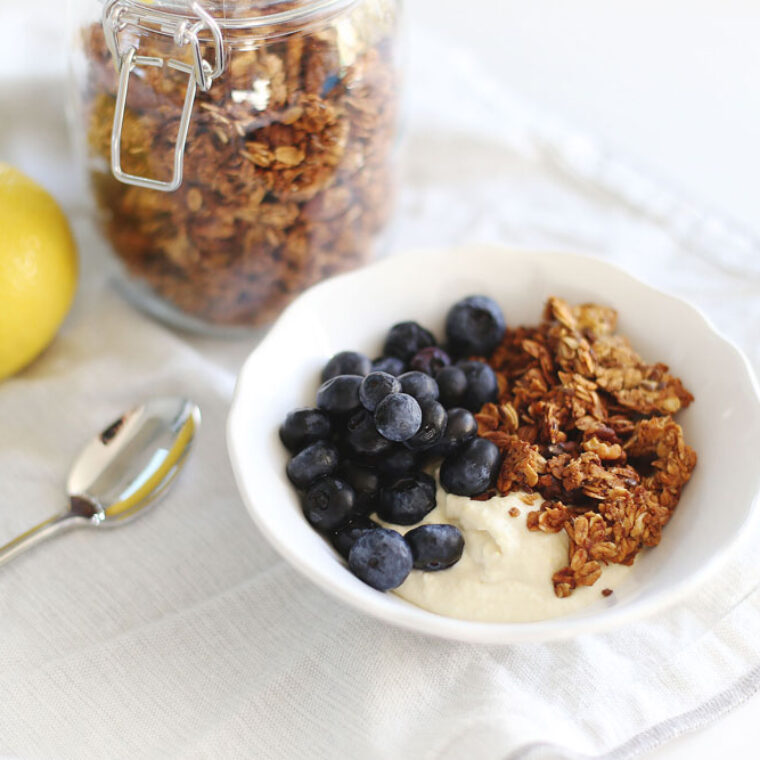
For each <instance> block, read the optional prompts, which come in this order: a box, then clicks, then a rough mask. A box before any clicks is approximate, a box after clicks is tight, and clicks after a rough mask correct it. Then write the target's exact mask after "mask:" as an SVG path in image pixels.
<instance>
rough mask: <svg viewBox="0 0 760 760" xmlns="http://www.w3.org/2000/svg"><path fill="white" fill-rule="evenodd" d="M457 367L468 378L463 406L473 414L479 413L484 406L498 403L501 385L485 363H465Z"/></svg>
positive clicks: (460, 363)
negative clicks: (490, 402)
mask: <svg viewBox="0 0 760 760" xmlns="http://www.w3.org/2000/svg"><path fill="white" fill-rule="evenodd" d="M457 366H458V367H459V368H460V369H461V370H463V372H464V374H465V377H466V378H467V390H466V391H465V392H464V396H462V400H461V405H462V406H463V407H464V408H465V409H469V410H470V411H471V412H479V411H480V409H481V407H482V406H483V404H486V403H488V402H489V401H498V399H499V383H498V382H497V380H496V374H495V373H494V371H493V370H492V369H491V368H490V367H489V366H488V365H487V364H485V363H484V362H479V361H463V362H459V363H458V364H457Z"/></svg>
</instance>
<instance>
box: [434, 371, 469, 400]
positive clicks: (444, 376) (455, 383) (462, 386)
mask: <svg viewBox="0 0 760 760" xmlns="http://www.w3.org/2000/svg"><path fill="white" fill-rule="evenodd" d="M435 381H436V383H438V391H439V400H440V402H441V403H442V404H443V405H444V406H445V407H446V408H447V409H450V408H451V407H452V406H459V404H460V403H461V402H462V398H463V396H464V393H465V391H466V390H467V375H465V373H464V370H463V369H462V368H461V367H442V368H441V369H439V370H438V372H436V373H435Z"/></svg>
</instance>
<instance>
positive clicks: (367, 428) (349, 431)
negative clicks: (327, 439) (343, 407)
mask: <svg viewBox="0 0 760 760" xmlns="http://www.w3.org/2000/svg"><path fill="white" fill-rule="evenodd" d="M344 441H345V443H346V446H347V447H348V450H349V451H350V452H351V453H352V454H359V455H360V456H365V457H375V456H377V455H378V454H382V453H383V452H385V451H388V450H389V449H390V448H391V446H392V445H393V444H392V443H391V442H390V441H389V440H388V439H387V438H384V437H383V436H382V435H380V433H378V432H377V428H376V427H375V418H374V417H373V416H372V414H371V413H370V412H368V411H367V410H366V409H357V410H356V411H355V412H353V413H352V414H351V416H350V417H349V418H348V422H347V423H346V432H345V436H344Z"/></svg>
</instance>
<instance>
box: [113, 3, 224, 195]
mask: <svg viewBox="0 0 760 760" xmlns="http://www.w3.org/2000/svg"><path fill="white" fill-rule="evenodd" d="M190 7H191V8H192V11H193V13H194V14H195V15H196V16H197V17H198V21H195V22H192V23H191V21H190V20H189V19H183V20H182V21H181V22H179V23H178V24H177V25H176V27H175V28H174V30H173V34H172V36H173V38H174V43H175V44H176V45H177V47H180V48H181V47H184V46H185V45H191V46H192V57H193V63H192V64H190V63H185V62H184V61H179V60H177V59H176V58H170V59H169V60H168V61H166V62H165V61H164V59H163V58H161V57H157V56H145V55H137V48H136V47H135V46H130V47H129V48H128V49H127V50H126V51H125V52H123V53H122V52H121V51H120V49H119V39H118V34H119V32H120V31H122V30H123V29H124V28H125V27H126V26H128V25H129V24H137V23H139V22H141V21H142V22H145V21H147V22H151V21H153V22H154V23H161V21H162V20H161V19H160V18H159V19H152V18H151V14H150V11H149V10H148V9H144V10H141V11H139V12H138V11H136V10H135V9H133V8H131V7H130V6H129V5H127V4H126V3H125V0H108V2H107V3H106V4H105V6H104V7H103V22H102V23H103V32H104V34H105V40H106V45H107V46H108V49H109V51H110V52H111V55H112V56H113V60H114V65H115V66H116V70H117V71H118V72H119V88H118V90H117V92H116V106H115V108H114V115H113V128H112V130H111V172H112V174H113V176H114V177H115V178H116V179H118V180H119V181H120V182H124V183H125V184H127V185H136V186H137V187H144V188H148V189H150V190H160V191H162V192H165V193H170V192H173V191H174V190H176V189H177V188H178V187H179V186H180V185H181V184H182V166H183V159H184V153H185V144H186V142H187V132H188V129H189V127H190V117H191V115H192V111H193V104H194V102H195V92H196V88H200V89H201V91H202V92H207V91H208V90H209V89H210V87H211V84H212V82H213V81H214V79H216V78H217V77H218V76H220V75H221V73H222V72H223V71H224V67H225V63H226V60H225V52H224V44H223V40H222V32H221V30H220V29H219V25H218V24H217V23H216V21H215V20H214V18H213V17H212V16H211V15H210V14H209V13H208V12H207V11H206V10H204V9H203V8H202V7H201V6H200V4H199V3H198V2H194V3H192V5H191V6H190ZM163 26H164V25H163V24H162V28H163ZM202 29H205V30H207V31H208V32H209V33H210V34H211V38H212V40H213V45H214V65H213V66H212V65H211V64H210V63H209V62H208V61H206V60H205V59H204V58H203V51H202V50H201V44H200V40H199V39H198V33H199V32H200V31H201V30H202ZM164 63H166V65H167V66H168V67H169V68H171V69H175V70H176V71H182V72H184V73H186V74H187V75H188V80H187V91H186V93H185V102H184V104H183V106H182V115H181V117H180V122H179V130H178V133H177V142H176V143H175V146H174V168H173V172H172V178H171V180H169V181H165V180H158V179H153V178H151V177H141V176H139V175H136V174H128V173H127V172H125V171H124V170H123V169H122V168H121V134H122V129H123V126H124V112H125V109H126V105H127V92H128V90H129V76H130V74H131V73H132V71H133V70H134V69H135V67H137V66H155V67H157V68H163V66H164Z"/></svg>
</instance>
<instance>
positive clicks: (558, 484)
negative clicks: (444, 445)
mask: <svg viewBox="0 0 760 760" xmlns="http://www.w3.org/2000/svg"><path fill="white" fill-rule="evenodd" d="M616 327H617V313H616V312H615V310H614V309H611V308H609V307H606V306H600V305H597V304H582V305H580V306H574V307H571V306H570V305H569V304H567V303H566V302H565V301H563V300H561V299H559V298H550V299H549V300H548V302H547V304H546V308H545V310H544V319H543V321H542V322H541V324H539V325H538V326H537V327H518V328H515V329H509V330H507V332H506V334H505V336H504V339H503V341H502V343H501V345H499V346H498V347H497V348H496V350H495V351H494V352H493V354H492V355H491V357H490V358H489V363H490V364H491V366H492V367H493V369H494V370H495V372H496V373H497V376H498V378H499V388H500V397H499V403H498V404H486V405H485V406H484V407H483V409H482V410H481V411H480V413H479V414H478V415H476V417H477V420H478V432H479V434H480V435H481V436H483V437H484V438H488V439H490V440H491V441H493V442H494V443H495V444H496V445H497V446H498V447H499V449H500V450H501V452H502V454H503V455H504V456H503V461H502V465H501V470H500V472H499V476H498V480H497V484H496V491H498V492H499V493H501V494H505V493H508V492H509V491H513V490H523V491H529V492H536V493H538V494H540V495H541V496H542V497H543V498H544V499H545V501H544V502H543V504H542V505H541V506H540V508H539V509H537V510H534V511H531V512H529V513H528V516H527V526H528V528H529V529H530V530H539V531H544V532H554V533H556V532H559V531H562V530H564V531H565V532H566V533H567V535H568V537H569V539H570V548H569V556H568V564H567V566H566V567H564V568H562V569H561V570H559V571H558V572H556V573H555V574H554V577H553V579H552V580H553V583H554V591H555V594H556V595H557V596H558V597H566V596H568V595H570V594H571V593H572V591H573V589H575V588H577V587H578V586H591V585H593V584H594V583H595V582H596V581H597V580H598V579H599V577H600V575H601V571H602V566H603V565H605V564H607V563H620V564H624V565H630V564H631V563H633V561H634V558H635V556H636V554H637V553H638V552H639V551H640V550H641V549H642V548H644V547H648V546H656V545H657V544H658V543H659V542H660V539H661V536H662V529H663V528H664V526H665V525H666V524H667V522H668V520H669V519H670V517H671V516H672V514H673V510H675V508H676V506H677V505H678V501H679V499H680V496H681V491H682V489H683V487H684V485H685V484H686V482H687V481H688V480H689V478H690V477H691V473H692V471H693V469H694V467H695V465H696V462H697V455H696V453H695V452H694V450H693V449H691V448H690V447H689V446H688V445H687V444H686V442H685V440H684V436H683V430H682V429H681V426H680V425H679V424H678V423H677V422H675V421H674V419H673V416H672V415H674V414H675V413H676V412H678V411H679V410H681V409H684V408H686V407H687V406H688V405H689V404H690V403H691V402H692V401H693V400H694V399H693V396H692V395H691V393H689V391H688V390H686V388H685V387H684V386H683V383H682V382H681V380H680V379H678V378H677V377H674V376H673V375H671V374H670V373H669V371H668V367H667V366H666V365H664V364H661V363H657V364H647V363H646V362H645V361H644V360H643V359H642V358H641V357H640V356H639V354H638V353H636V351H635V350H634V349H633V347H632V346H631V344H630V342H629V341H628V340H627V339H626V338H625V337H623V336H622V335H618V334H616V332H615V330H616Z"/></svg>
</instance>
